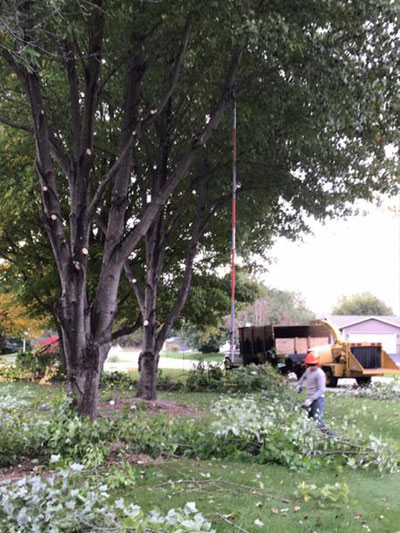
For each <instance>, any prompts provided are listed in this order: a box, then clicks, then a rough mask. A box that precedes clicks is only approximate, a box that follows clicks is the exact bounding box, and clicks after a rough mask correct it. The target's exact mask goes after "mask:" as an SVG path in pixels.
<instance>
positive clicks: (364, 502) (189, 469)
mask: <svg viewBox="0 0 400 533" xmlns="http://www.w3.org/2000/svg"><path fill="white" fill-rule="evenodd" d="M131 375H134V376H135V375H136V373H135V372H131ZM162 375H163V376H167V375H168V376H169V377H171V378H172V379H182V380H184V379H185V377H186V376H187V372H183V371H181V370H163V371H162ZM13 394H14V395H22V396H25V397H26V398H28V399H29V402H30V407H29V409H30V410H31V411H32V413H36V414H40V413H44V416H45V417H46V418H48V419H51V409H52V408H54V407H56V406H58V405H60V403H61V402H62V401H63V399H64V398H65V387H64V386H63V385H60V384H53V385H39V384H37V383H0V395H3V397H7V396H8V395H9V396H12V395H13ZM100 396H101V399H107V400H109V399H110V398H117V397H119V396H120V397H121V396H124V397H126V396H132V397H134V396H135V391H134V390H132V389H113V390H111V391H110V390H102V391H101V395H100ZM219 397H220V394H219V393H187V392H160V393H159V398H160V399H161V400H169V401H171V402H176V403H179V404H182V405H186V406H196V407H197V408H198V414H197V415H196V416H195V419H196V420H202V419H204V421H209V420H210V418H212V416H213V415H212V414H211V412H210V407H211V405H212V404H213V403H214V402H215V401H217V400H218V398H219ZM298 401H301V398H300V397H299V398H298ZM133 416H134V415H133ZM148 416H149V417H150V416H152V415H151V414H149V415H148ZM157 416H167V417H170V415H162V414H160V415H157ZM177 416H182V415H174V416H173V417H172V418H173V419H176V417H177ZM344 418H346V419H347V420H348V423H349V425H351V426H355V427H357V428H358V429H360V430H361V431H362V432H363V434H364V435H368V434H374V435H376V436H380V437H382V438H383V439H384V440H385V441H387V442H389V443H390V444H391V445H392V446H393V448H394V449H395V450H396V451H399V452H400V402H398V401H397V402H396V401H377V400H369V399H364V398H357V397H354V398H352V397H344V396H341V395H339V394H334V393H328V394H327V398H326V417H325V419H326V423H327V424H328V426H329V425H334V421H335V420H343V419H344ZM134 423H135V420H134V418H133V419H132V424H134ZM0 446H1V442H0ZM142 463H143V464H136V465H135V464H134V465H131V466H130V467H129V468H130V469H131V474H132V470H133V473H134V475H133V477H134V481H133V482H132V481H131V482H130V483H127V484H126V486H123V484H122V485H121V486H120V487H115V488H113V489H112V491H111V492H112V495H113V496H115V497H119V496H123V497H124V498H125V499H126V500H128V501H131V502H135V503H137V504H139V505H140V506H142V508H143V509H144V510H151V509H154V508H158V509H160V510H161V511H163V512H168V510H169V509H171V508H173V507H182V506H184V505H185V503H187V502H191V501H193V502H196V505H197V507H198V509H199V510H200V511H201V512H202V513H203V515H204V516H206V517H207V518H209V519H210V520H212V522H213V527H214V529H215V530H216V531H217V532H222V533H225V532H226V533H228V532H233V531H238V532H241V533H246V532H248V533H250V532H251V533H253V532H280V531H283V532H285V533H291V532H293V533H295V532H309V533H314V532H318V533H319V532H326V533H329V532H356V533H358V532H360V533H363V532H365V531H367V532H368V531H369V532H374V533H381V532H382V533H396V532H399V531H400V474H385V475H379V473H378V472H377V471H373V470H368V471H364V470H362V469H358V470H352V469H351V468H350V467H343V466H340V467H337V466H336V467H335V466H333V465H329V464H326V466H324V467H322V468H318V469H316V468H314V467H312V466H311V467H310V468H309V469H301V470H290V469H289V468H287V467H283V466H278V465H276V464H264V465H261V464H256V463H253V462H248V461H247V462H238V461H237V460H232V461H228V460H207V461H205V460H196V459H187V458H180V459H175V458H159V460H157V461H155V462H152V461H150V462H147V461H146V460H144V461H142ZM118 465H119V466H118ZM108 468H109V467H108V466H107V465H103V466H101V467H100V468H99V469H97V470H96V472H97V475H98V476H100V478H101V479H102V481H103V480H104V481H105V482H107V477H108V476H107V474H108ZM113 468H114V471H115V468H116V469H117V470H118V468H120V475H121V478H122V480H123V476H124V472H125V471H126V469H127V468H128V467H127V463H118V462H117V463H114V466H113ZM89 474H90V472H89ZM131 478H132V475H131ZM301 483H306V484H307V485H310V484H315V485H317V486H318V487H320V488H321V487H323V486H324V485H327V484H329V485H334V484H335V483H346V484H347V485H348V488H349V497H348V500H347V501H345V500H340V501H338V502H337V503H334V502H332V501H320V500H318V498H316V497H311V498H310V499H309V500H308V501H305V499H304V497H303V496H302V495H300V494H299V493H297V491H298V485H299V484H301Z"/></svg>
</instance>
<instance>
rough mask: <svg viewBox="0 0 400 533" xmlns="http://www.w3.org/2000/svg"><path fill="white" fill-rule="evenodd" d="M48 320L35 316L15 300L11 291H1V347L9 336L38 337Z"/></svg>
mask: <svg viewBox="0 0 400 533" xmlns="http://www.w3.org/2000/svg"><path fill="white" fill-rule="evenodd" d="M46 324H47V323H46V320H45V319H41V318H37V317H35V318H33V317H32V316H30V314H29V309H27V308H26V307H23V306H22V305H21V304H19V303H18V302H16V301H15V299H14V298H13V295H12V294H10V293H4V292H3V293H0V347H1V348H3V347H4V343H5V340H6V338H7V337H18V338H21V339H30V338H32V337H37V336H38V335H40V334H41V333H42V332H43V329H44V328H45V327H46Z"/></svg>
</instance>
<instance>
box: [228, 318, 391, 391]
mask: <svg viewBox="0 0 400 533" xmlns="http://www.w3.org/2000/svg"><path fill="white" fill-rule="evenodd" d="M239 340H240V358H239V360H238V362H239V363H242V364H244V365H249V364H251V363H255V364H262V363H266V362H269V363H271V364H272V365H274V366H277V367H278V368H279V369H280V370H281V371H282V372H283V373H289V372H294V373H295V374H296V375H297V377H298V378H299V377H300V376H301V375H302V373H303V372H304V370H305V366H304V359H305V357H306V355H307V352H309V351H313V352H314V353H317V354H318V355H319V357H320V364H321V368H322V370H324V372H325V374H326V382H327V386H328V387H336V385H337V383H338V380H339V379H340V378H355V379H356V381H357V383H358V384H359V385H360V386H365V385H368V384H369V383H370V382H371V378H372V377H373V376H385V375H388V374H390V375H393V374H399V375H400V369H399V367H398V366H397V365H396V363H395V362H394V361H393V360H392V359H391V358H390V357H389V356H388V354H387V353H386V352H385V351H384V350H383V349H382V345H381V343H350V342H346V341H344V339H343V337H342V335H341V333H340V331H339V330H338V329H337V328H336V327H335V326H334V325H333V324H331V323H330V322H329V321H327V320H316V321H314V322H312V323H311V324H309V325H297V326H279V325H278V326H261V327H244V328H239ZM225 366H226V367H229V366H230V361H229V358H228V360H226V361H225Z"/></svg>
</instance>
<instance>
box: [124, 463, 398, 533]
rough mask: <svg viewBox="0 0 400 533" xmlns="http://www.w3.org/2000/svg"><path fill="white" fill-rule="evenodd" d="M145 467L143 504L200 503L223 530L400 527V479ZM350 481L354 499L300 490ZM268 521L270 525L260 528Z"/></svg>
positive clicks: (221, 466)
mask: <svg viewBox="0 0 400 533" xmlns="http://www.w3.org/2000/svg"><path fill="white" fill-rule="evenodd" d="M140 472H141V473H140V474H139V476H138V481H137V486H136V487H135V488H133V489H132V490H131V491H129V497H130V498H132V499H134V501H136V502H137V503H138V504H139V505H141V506H142V507H143V508H147V509H151V508H153V507H154V506H155V505H157V507H158V508H160V509H161V510H163V511H167V510H168V509H169V508H171V507H178V506H182V505H184V504H185V503H186V502H187V501H195V502H196V504H197V507H198V509H199V510H200V511H201V512H202V513H203V514H204V515H205V516H208V517H210V518H211V519H212V520H213V522H214V524H215V527H216V530H217V531H218V532H230V531H234V530H235V529H236V530H239V531H242V532H243V531H249V532H257V531H259V532H261V531H268V532H279V531H284V532H287V533H289V532H290V533H292V532H293V533H295V532H298V531H302V532H303V531H304V532H314V531H318V532H320V531H325V532H336V531H337V532H364V531H372V532H376V533H378V532H387V533H394V532H395V531H398V526H399V524H400V480H399V476H384V477H380V476H377V475H375V474H371V473H369V474H367V473H365V472H353V471H348V472H347V471H346V472H343V471H342V472H338V471H334V470H330V469H327V470H323V471H318V473H316V472H302V471H300V472H296V471H295V472H290V471H288V470H287V469H286V468H284V467H280V466H276V465H254V464H243V463H231V462H229V463H227V462H221V461H207V462H204V461H189V460H179V461H169V462H165V463H161V464H158V465H156V466H147V467H145V468H141V469H140ZM343 481H345V482H346V483H347V484H348V486H349V500H348V502H344V503H343V502H340V503H338V504H333V503H319V502H318V501H316V500H315V499H314V500H312V499H311V500H310V501H308V502H306V501H304V498H302V497H301V496H299V495H297V494H296V492H297V486H298V485H299V484H300V483H302V482H305V483H317V484H318V486H323V485H325V484H333V483H335V482H343ZM127 496H128V494H127V492H126V491H124V497H125V498H126V497H127ZM260 522H262V524H263V525H261V524H260V525H257V524H259V523H260ZM239 528H241V529H239Z"/></svg>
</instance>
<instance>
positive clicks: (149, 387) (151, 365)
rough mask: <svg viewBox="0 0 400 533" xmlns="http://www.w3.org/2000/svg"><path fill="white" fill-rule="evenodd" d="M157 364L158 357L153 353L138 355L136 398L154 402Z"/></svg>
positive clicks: (145, 352)
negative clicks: (138, 373) (138, 371)
mask: <svg viewBox="0 0 400 533" xmlns="http://www.w3.org/2000/svg"><path fill="white" fill-rule="evenodd" d="M157 362H158V357H156V354H155V353H154V352H147V351H143V352H142V353H141V354H140V357H139V369H140V377H139V384H138V392H137V396H138V398H143V400H155V399H156V398H157Z"/></svg>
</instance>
